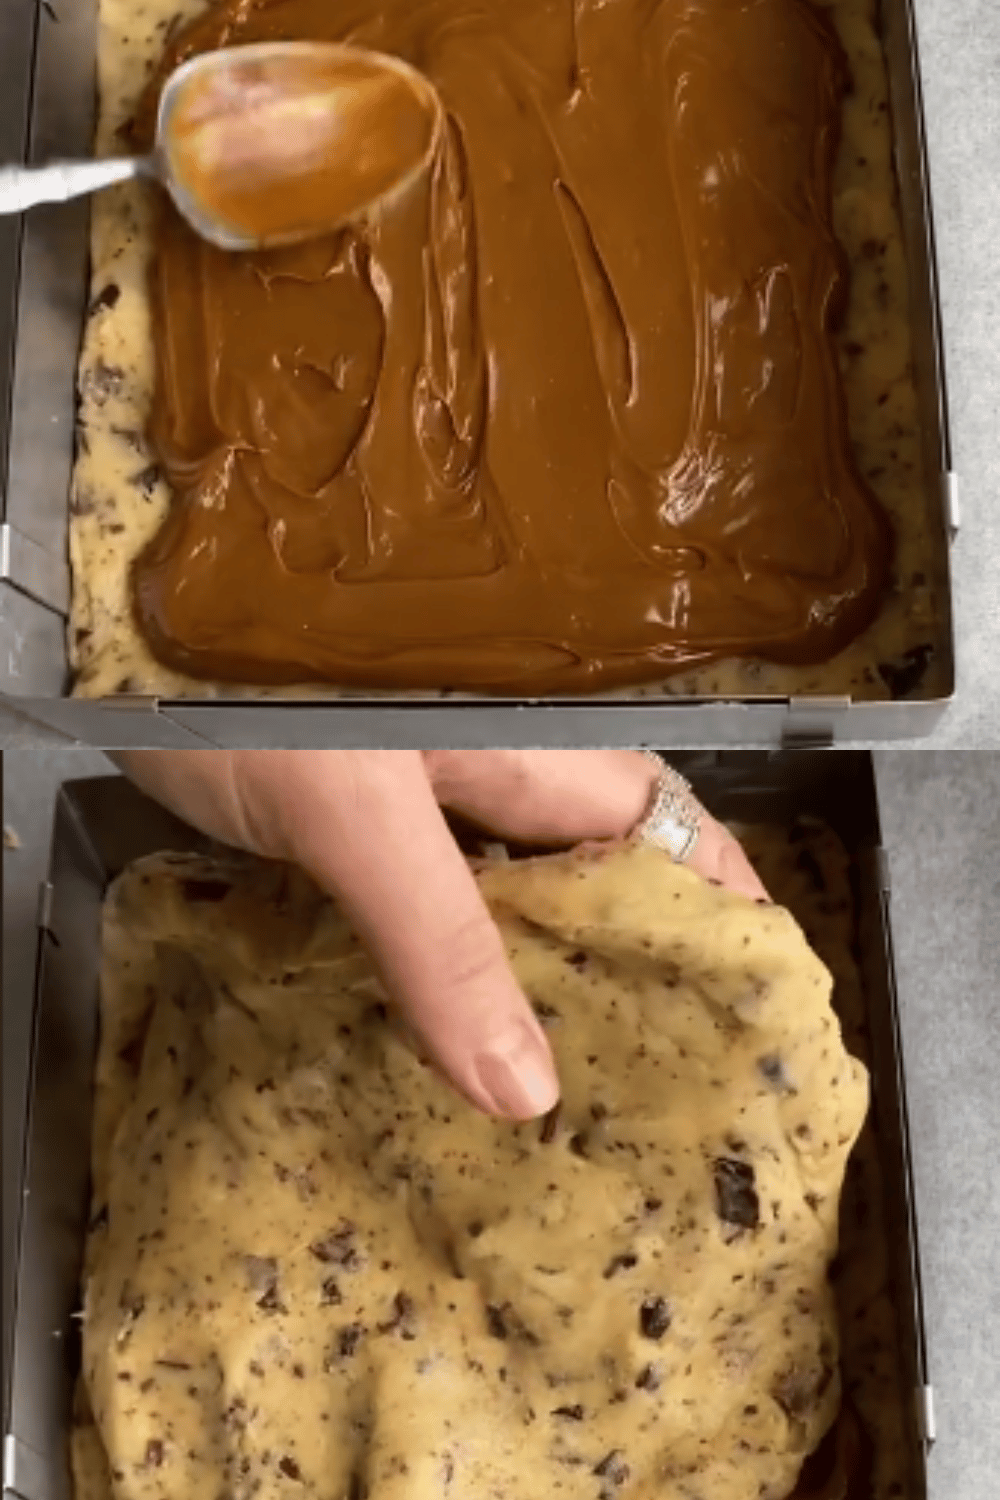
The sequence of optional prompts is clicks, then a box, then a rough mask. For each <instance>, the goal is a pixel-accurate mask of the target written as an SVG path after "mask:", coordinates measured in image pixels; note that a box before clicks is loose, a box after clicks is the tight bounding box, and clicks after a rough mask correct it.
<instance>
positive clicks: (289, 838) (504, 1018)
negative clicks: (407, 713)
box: [112, 750, 767, 1120]
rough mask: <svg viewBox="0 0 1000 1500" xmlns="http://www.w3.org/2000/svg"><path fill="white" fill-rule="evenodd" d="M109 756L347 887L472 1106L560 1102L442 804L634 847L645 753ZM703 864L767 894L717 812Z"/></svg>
mask: <svg viewBox="0 0 1000 1500" xmlns="http://www.w3.org/2000/svg"><path fill="white" fill-rule="evenodd" d="M112 758H113V759H114V760H115V761H116V762H117V764H118V765H119V766H120V767H121V768H122V770H123V771H125V773H126V774H127V775H128V776H129V777H130V778H131V779H132V780H133V781H135V782H136V783H137V784H138V785H139V786H140V787H142V789H143V790H144V791H146V792H148V793H149V795H150V796H152V797H154V798H156V800H157V801H159V802H161V803H163V804H164V805H165V806H167V807H169V808H170V809H171V810H172V811H173V812H175V813H177V815H178V816H179V817H181V818H184V819H185V820H186V821H187V822H188V823H191V824H193V825H194V826H195V827H196V828H199V829H200V830H201V831H202V832H204V833H206V834H208V835H210V836H211V837H213V838H216V839H219V840H221V841H223V842H225V843H228V844H234V845H237V846H238V847H240V848H242V849H246V850H249V851H250V852H252V853H255V854H260V855H264V856H266V857H268V858H272V859H283V860H289V861H292V862H294V863H295V864H298V865H301V866H302V867H303V868H304V869H305V870H307V871H308V872H309V874H310V875H311V876H312V877H313V879H314V880H315V881H316V882H317V884H318V885H320V886H321V887H323V888H324V889H325V890H328V891H330V892H331V893H332V894H333V895H335V896H336V898H337V900H338V901H339V903H340V905H341V906H342V907H343V909H344V911H345V912H346V914H347V915H348V917H349V919H350V920H351V922H352V923H353V925H354V927H355V930H356V931H357V933H358V935H359V936H360V937H361V938H362V940H363V941H364V943H365V944H366V946H367V947H368V949H369V951H370V953H371V954H372V957H373V959H374V960H375V963H376V965H377V966H378V968H379V971H380V972H381V974H382V977H383V979H384V981H385V983H386V985H387V987H388V989H389V992H390V993H391V994H392V995H393V997H394V999H395V1000H396V1002H397V1004H398V1005H399V1007H400V1009H401V1010H402V1011H403V1013H404V1014H405V1016H406V1018H407V1020H408V1022H409V1024H410V1025H411V1026H412V1028H413V1030H414V1031H415V1033H416V1034H417V1036H418V1037H419V1039H420V1040H421V1042H422V1044H423V1045H424V1046H425V1047H426V1049H427V1051H428V1053H429V1054H430V1055H431V1056H432V1057H433V1058H434V1060H435V1062H436V1063H437V1065H438V1066H439V1067H440V1068H441V1070H442V1071H443V1072H444V1073H445V1075H446V1076H447V1077H448V1078H449V1079H450V1080H451V1082H452V1083H453V1084H454V1085H455V1087H456V1088H457V1089H459V1090H460V1092H461V1093H463V1094H464V1095H465V1096H466V1098H468V1099H469V1100H471V1102H472V1103H473V1104H475V1105H477V1106H478V1107H479V1108H480V1109H482V1110H485V1111H486V1112H487V1113H489V1114H497V1115H504V1116H507V1117H510V1118H513V1119H518V1120H521V1119H530V1118H532V1117H533V1116H535V1115H540V1114H544V1113H545V1112H546V1111H547V1110H549V1109H551V1108H552V1106H553V1105H554V1104H555V1103H556V1101H557V1099H558V1097H559V1082H558V1079H557V1077H556V1071H555V1066H554V1063H553V1060H552V1054H551V1052H550V1050H549V1045H548V1042H547V1040H546V1038H545V1034H544V1032H543V1031H542V1028H541V1026H540V1025H539V1023H538V1021H537V1020H536V1018H535V1015H534V1012H533V1011H532V1009H531V1006H530V1005H529V1003H528V1001H527V999H526V998H525V996H524V995H523V994H522V992H521V990H520V988H519V987H518V985H517V982H516V980H515V979H514V976H513V974H512V973H511V971H510V968H509V966H508V963H507V958H506V954H505V952H504V949H503V944H502V942H501V939H500V934H499V932H498V931H497V929H496V927H495V926H494V924H493V922H492V920H491V918H490V915H489V912H488V910H487V908H486V906H485V904H484V902H483V900H482V898H481V897H480V895H479V891H478V889H477V887H476V883H475V880H474V878H473V876H472V873H471V871H470V870H469V868H468V865H467V863H466V861H465V859H464V857H463V856H462V854H461V852H460V850H459V848H458V846H457V844H456V843H455V841H454V839H453V838H452V835H451V833H450V831H449V829H448V826H447V823H446V822H445V819H444V816H443V814H442V812H441V808H442V807H447V808H450V809H452V810H453V811H454V812H457V813H461V814H463V815H464V816H465V817H468V818H470V819H471V820H472V821H473V822H475V823H476V824H478V825H480V826H482V827H484V828H488V829H489V830H491V831H492V832H493V833H495V834H497V835H499V836H501V837H506V838H512V839H516V840H518V841H519V842H523V843H538V844H549V845H552V844H574V843H578V842H580V841H582V840H585V839H587V840H590V839H614V838H624V837H627V835H628V834H629V833H631V832H632V831H633V829H635V828H636V826H637V825H638V824H639V822H640V821H641V820H642V818H643V817H644V815H645V814H646V812H647V810H648V806H649V802H650V797H651V794H652V791H653V788H654V785H655V781H656V770H655V767H654V766H653V764H652V763H651V762H650V761H649V760H648V759H647V758H646V757H645V756H642V755H639V754H636V753H635V752H634V751H631V750H433V751H426V752H423V753H421V752H420V751H416V750H412V751H411V750H371V751H369V750H146V751H127V752H119V753H117V754H116V755H114V756H113V757H112ZM667 857H668V856H666V855H664V858H667ZM688 863H689V864H690V866H691V868H692V869H694V870H696V871H697V872H698V873H699V874H700V875H702V876H704V877H705V878H706V879H711V880H716V881H718V882H720V883H721V884H722V885H725V886H728V887H730V889H732V890H736V891H741V892H742V893H743V894H745V895H747V896H751V897H755V898H757V899H761V898H766V894H767V893H766V892H765V890H764V888H763V886H762V885H761V883H760V881H759V880H758V879H757V876H756V875H755V874H754V872H753V870H752V868H751V866H750V864H749V862H748V860H747V858H746V856H745V854H744V853H743V850H742V849H741V848H740V846H739V844H738V843H737V842H736V840H735V839H734V838H733V837H732V836H731V835H730V834H729V833H728V832H727V831H726V830H725V829H724V828H723V827H722V825H721V824H719V823H717V822H716V821H715V819H714V818H711V817H709V816H708V814H707V813H706V814H705V816H704V818H703V821H702V824H701V831H700V833H699V836H698V841H697V843H696V845H695V848H694V850H693V852H692V854H691V856H690V858H689V860H688Z"/></svg>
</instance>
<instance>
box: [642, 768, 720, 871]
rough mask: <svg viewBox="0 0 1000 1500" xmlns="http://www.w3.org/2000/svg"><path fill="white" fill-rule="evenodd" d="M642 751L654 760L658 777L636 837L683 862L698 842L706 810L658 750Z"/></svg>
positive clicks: (673, 858)
mask: <svg viewBox="0 0 1000 1500" xmlns="http://www.w3.org/2000/svg"><path fill="white" fill-rule="evenodd" d="M640 754H642V755H644V756H645V757H646V759H647V760H649V761H652V763H653V765H654V766H655V767H656V771H657V779H656V785H655V786H654V787H653V790H652V793H651V795H650V799H649V805H648V806H647V808H646V812H645V813H644V815H643V818H642V821H641V822H640V823H639V824H638V826H637V827H636V828H635V830H634V832H633V835H632V837H633V838H637V839H641V840H642V842H643V843H645V844H652V845H653V846H654V847H655V848H657V849H663V850H664V851H665V852H666V853H667V854H669V855H670V858H671V859H672V860H674V861H675V863H677V864H683V863H684V861H685V860H686V859H689V858H690V857H691V854H692V853H693V852H694V847H695V845H696V844H697V842H698V835H699V833H700V832H701V820H702V817H703V814H704V810H703V808H702V806H701V803H700V802H699V801H698V799H697V797H695V795H694V793H693V792H692V790H691V787H690V785H689V783H688V782H686V781H685V780H684V777H683V776H681V775H679V774H678V772H677V771H675V770H673V769H672V767H670V766H668V765H667V764H666V763H665V762H664V761H663V760H661V759H660V757H659V756H658V755H657V754H656V752H655V751H654V750H642V751H640Z"/></svg>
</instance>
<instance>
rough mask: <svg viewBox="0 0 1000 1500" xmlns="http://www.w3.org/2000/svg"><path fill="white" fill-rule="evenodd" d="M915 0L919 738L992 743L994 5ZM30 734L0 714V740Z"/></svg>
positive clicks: (998, 306) (997, 51)
mask: <svg viewBox="0 0 1000 1500" xmlns="http://www.w3.org/2000/svg"><path fill="white" fill-rule="evenodd" d="M915 5H916V11H917V21H918V27H919V43H920V54H921V62H922V71H923V78H924V94H925V107H926V116H927V131H928V139H929V150H930V166H931V177H932V187H933V194H934V205H935V222H936V226H937V243H938V256H939V264H940V273H941V297H942V306H943V316H944V332H945V345H946V356H947V362H948V378H949V384H950V392H951V416H952V431H953V437H954V447H955V453H954V464H955V468H956V471H957V473H958V475H959V479H960V482H961V496H962V510H963V526H962V532H961V535H960V537H959V540H958V543H957V545H956V548H955V553H954V574H955V597H956V605H957V619H956V633H957V638H958V640H957V656H958V663H957V665H958V696H957V702H956V705H955V707H954V708H953V709H952V710H951V711H950V712H949V714H948V716H947V717H946V719H945V721H944V722H943V723H942V724H941V726H940V727H939V728H938V729H937V730H936V731H935V733H934V735H933V736H932V737H930V738H929V739H927V740H925V741H924V742H923V743H924V744H925V745H926V746H928V747H931V746H934V747H946V746H955V747H963V748H977V747H981V746H991V747H1000V667H998V666H997V665H996V664H995V660H994V653H995V649H996V643H997V641H998V640H1000V444H998V435H1000V5H998V4H997V3H996V0H915ZM38 733H39V731H37V730H36V731H32V730H31V729H30V727H28V726H25V725H24V724H20V725H19V724H17V723H16V722H4V721H3V718H2V715H0V748H2V746H3V745H4V744H5V743H7V744H17V743H24V741H25V739H26V738H28V737H31V736H32V734H35V735H37V734H38ZM42 733H46V732H45V731H42ZM48 737H49V738H50V739H52V740H54V739H55V738H56V737H55V736H54V735H52V734H51V733H49V734H48ZM996 1494H997V1495H998V1496H1000V1476H998V1479H997V1489H996Z"/></svg>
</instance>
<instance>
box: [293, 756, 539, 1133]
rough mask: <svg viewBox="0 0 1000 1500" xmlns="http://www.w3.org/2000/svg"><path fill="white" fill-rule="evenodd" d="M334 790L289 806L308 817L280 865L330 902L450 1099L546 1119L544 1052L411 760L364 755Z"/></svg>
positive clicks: (298, 824)
mask: <svg viewBox="0 0 1000 1500" xmlns="http://www.w3.org/2000/svg"><path fill="white" fill-rule="evenodd" d="M333 760H334V757H331V758H330V763H331V770H332V769H333V768H332V761H333ZM341 764H344V763H343V762H341ZM333 780H335V775H331V776H329V777H323V778H316V779H313V780H312V781H311V785H310V793H311V795H310V797H309V799H308V801H307V800H306V799H298V798H296V797H294V796H291V797H288V798H287V801H288V802H289V803H291V804H292V805H293V806H294V805H296V803H298V802H300V801H301V805H302V806H303V807H304V808H306V807H307V808H308V817H303V818H302V819H301V820H299V819H294V820H293V821H292V822H291V824H290V823H289V822H288V821H286V825H285V836H286V840H287V846H288V853H289V854H290V856H291V857H292V858H293V859H295V860H296V861H297V862H298V863H299V864H301V865H302V866H303V867H304V868H305V869H307V870H308V871H309V873H310V874H311V875H312V876H313V878H314V879H315V880H316V881H317V882H318V883H319V884H320V885H322V886H324V887H325V888H326V889H328V890H333V891H334V892H335V893H336V895H337V897H338V899H339V901H340V903H341V905H342V906H343V908H344V909H345V911H346V913H347V915H348V916H349V918H350V920H351V922H352V924H353V925H354V927H355V930H356V931H357V933H358V935H359V937H361V938H362V940H363V941H364V943H365V945H366V947H367V948H368V950H369V952H370V953H371V955H372V957H373V959H374V960H375V963H376V965H377V967H378V969H379V971H380V973H381V975H382V977H383V979H384V981H385V983H386V985H387V987H388V988H389V991H390V993H391V994H392V995H393V998H394V1000H395V1001H396V1003H397V1004H398V1005H399V1007H400V1009H401V1010H402V1011H403V1012H404V1013H405V1015H406V1016H407V1019H408V1020H409V1022H410V1024H411V1025H412V1027H413V1029H414V1030H415V1031H416V1033H417V1034H418V1036H419V1037H420V1039H421V1040H422V1042H423V1043H424V1044H425V1046H426V1047H427V1050H428V1052H429V1053H431V1055H432V1056H433V1057H434V1059H435V1060H436V1062H437V1063H438V1064H439V1066H440V1068H441V1069H442V1071H443V1072H444V1073H445V1074H446V1075H447V1077H448V1078H449V1079H450V1080H451V1081H452V1083H453V1084H454V1085H455V1087H456V1088H458V1089H459V1091H460V1092H461V1093H463V1094H464V1095H465V1096H466V1097H467V1098H468V1099H469V1100H471V1102H472V1103H473V1104H476V1105H478V1107H479V1108H480V1109H483V1110H485V1111H487V1112H488V1113H490V1114H496V1115H504V1116H507V1117H509V1118H513V1119H517V1120H525V1119H531V1118H533V1117H534V1116H536V1115H541V1114H544V1113H546V1111H548V1110H549V1109H551V1108H552V1107H553V1105H554V1104H555V1103H556V1101H557V1099H558V1097H559V1083H558V1080H557V1077H556V1071H555V1065H554V1063H553V1061H552V1055H551V1052H550V1050H549V1045H548V1042H547V1041H546V1038H545V1034H544V1032H543V1031H542V1028H541V1026H540V1025H539V1023H538V1021H537V1019H536V1018H535V1014H534V1012H533V1011H532V1009H531V1007H530V1005H529V1004H528V1001H527V1000H526V999H525V996H524V994H523V993H522V991H521V989H520V987H519V986H518V984H517V981H516V980H515V978H514V975H513V974H512V972H511V970H510V966H509V964H508V962H507V955H506V952H505V950H504V946H503V942H502V940H501V938H500V934H499V932H498V930H497V928H496V926H495V925H494V923H493V920H492V918H491V916H490V914H489V911H488V909H487V907H486V904H485V902H484V901H483V899H482V897H481V896H480V894H479V889H478V887H477V885H476V882H475V880H474V878H473V876H472V874H471V872H470V870H469V868H468V865H467V864H466V862H465V859H464V858H463V856H462V854H461V853H460V851H459V849H458V846H457V845H456V843H455V841H454V839H453V838H452V836H451V833H450V832H449V830H448V826H447V824H446V823H445V820H444V818H443V816H442V814H441V810H440V808H439V807H438V804H437V801H436V799H435V797H434V794H433V792H432V789H431V785H430V781H429V779H428V777H427V774H426V771H425V770H424V767H423V762H422V760H421V758H420V757H419V756H418V755H417V754H415V753H414V754H412V755H411V754H405V753H404V754H400V753H398V752H396V753H393V752H389V753H386V752H371V753H368V754H366V755H365V756H364V757H363V758H361V757H357V758H356V759H355V760H354V761H353V762H352V763H351V765H350V786H349V788H347V787H334V786H333V785H332V784H331V783H332V781H333ZM318 781H319V782H321V783H325V785H323V789H322V793H321V794H320V795H317V793H318V792H319V791H320V787H319V785H317V782H318ZM283 790H284V791H285V793H286V796H287V792H288V791H289V788H288V786H287V781H286V782H285V784H284V788H283Z"/></svg>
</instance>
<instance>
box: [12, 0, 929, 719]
mask: <svg viewBox="0 0 1000 1500" xmlns="http://www.w3.org/2000/svg"><path fill="white" fill-rule="evenodd" d="M97 3H98V0H4V7H3V9H4V16H3V21H2V25H0V32H2V34H3V35H4V36H6V33H7V32H8V31H9V32H10V33H11V39H12V45H11V46H10V47H5V49H4V52H3V57H4V91H3V97H2V99H0V132H2V133H0V142H2V144H3V148H4V149H3V152H2V155H3V156H5V157H8V158H10V157H13V158H14V159H19V158H21V157H22V156H23V155H26V156H27V159H28V160H43V159H45V158H47V157H50V156H58V155H67V156H73V155H83V154H86V153H88V152H89V150H90V143H91V139H92V134H93V125H94V103H95V60H94V52H95V35H96V8H97ZM881 10H882V21H883V28H882V29H883V38H884V45H885V51H886V57H887V62H888V67H889V75H890V86H891V104H892V111H893V117H894V121H895V135H896V172H897V178H898V185H899V193H900V201H901V206H902V219H903V227H904V238H905V242H906V246H905V247H906V256H907V261H908V268H909V276H910V284H911V298H912V317H911V322H912V335H913V346H914V361H915V373H916V382H917V394H918V400H919V406H920V420H921V427H922V431H923V436H924V446H925V454H924V458H925V464H924V467H925V473H926V475H927V481H926V482H927V484H928V485H929V486H930V487H931V488H932V491H933V492H932V494H931V495H930V496H929V497H928V498H929V501H930V512H929V513H931V514H933V515H934V516H935V517H936V518H937V521H936V524H935V530H936V531H938V533H939V537H938V540H939V543H940V546H939V548H938V549H937V550H938V551H939V553H940V568H941V593H942V596H943V597H944V598H945V600H946V610H947V614H948V618H947V619H946V620H945V621H944V622H942V633H943V645H942V650H943V651H944V653H945V655H946V657H947V660H946V662H945V663H944V673H945V681H946V686H945V688H944V689H943V690H942V696H940V697H932V696H925V697H923V698H921V697H920V696H919V690H917V693H916V695H915V696H913V697H912V698H907V699H906V700H905V701H898V702H880V703H871V702H859V701H852V700H851V698H850V697H825V698H824V697H806V696H804V697H801V698H794V699H788V698H773V697H771V698H764V697H760V698H752V697H748V698H743V699H738V700H735V701H726V700H722V699H708V698H705V699H700V698H684V697H678V698H669V699H643V700H632V701H629V700H628V699H617V700H615V701H613V702H608V701H600V700H586V699H583V700H581V699H576V700H562V699H560V700H526V701H517V700H515V701H511V700H505V701H504V702H503V703H498V704H492V703H487V704H484V703H483V702H482V701H481V700H462V699H458V698H451V699H449V700H447V701H446V702H442V701H440V700H434V701H424V702H420V701H413V700H401V699H394V698H381V699H353V700H352V701H350V702H336V703H328V702H322V703H317V702H316V701H315V700H312V701H309V700H295V701H292V700H287V701H282V702H276V701H274V700H273V699H271V700H268V699H260V700H250V701H239V702H235V701H232V702H230V701H226V700H224V699H223V700H212V701H208V700H199V699H197V698H185V699H183V700H169V699H166V698H163V699H154V698H142V699H128V698H121V697H113V698H108V699H104V700H97V701H86V702H85V701H79V700H74V699H69V698H67V697H66V696H65V694H66V690H67V675H68V674H67V666H66V652H65V642H64V630H63V618H64V613H65V611H66V608H67V601H68V598H69V570H68V564H67V526H68V495H69V484H70V475H71V471H72V464H73V427H74V399H75V397H74V387H75V378H76V364H77V352H78V347H79V342H80V334H81V328H82V324H83V319H84V314H85V308H86V300H87V290H88V288H87V260H88V249H87V224H88V213H87V207H86V205H85V204H77V205H75V206H70V207H59V208H55V209H39V210H37V211H35V212H34V213H33V214H32V215H31V216H30V217H29V218H28V219H27V220H26V221H25V222H24V224H23V226H22V227H21V228H20V230H19V233H18V235H17V236H16V242H15V240H14V239H11V235H12V234H13V231H10V229H9V226H7V227H6V228H5V229H4V231H3V232H4V233H5V234H7V236H8V238H7V239H5V240H2V241H0V346H4V347H8V346H9V347H10V348H11V349H12V362H11V368H10V369H9V370H7V371H6V372H2V371H0V382H2V381H3V380H4V379H5V378H8V377H9V380H10V400H9V403H8V402H7V401H6V400H5V399H4V397H5V392H4V389H3V386H2V383H0V473H4V474H5V476H6V487H5V510H4V514H3V518H2V521H3V525H2V529H0V640H2V641H3V643H4V645H5V648H6V649H5V650H4V651H3V652H0V714H2V713H3V709H4V704H5V702H6V705H7V708H8V711H13V710H16V711H18V712H19V713H20V714H21V715H22V716H26V717H27V718H29V719H33V720H35V721H37V722H38V723H40V724H44V725H46V726H48V727H49V728H54V729H56V730H58V731H61V732H63V733H65V734H67V735H68V736H69V737H71V738H72V739H75V740H80V741H85V742H88V743H91V744H94V745H98V746H102V747H105V748H107V747H113V746H116V745H119V746H124V745H152V744H162V745H168V744H176V745H184V744H188V745H196V744H199V743H203V742H204V741H208V742H209V743H211V744H217V745H234V746H235V745H245V746H267V745H280V746H289V747H292V746H315V745H323V744H329V743H330V742H331V741H334V742H336V743H338V744H343V745H357V746H370V745H372V744H380V745H420V746H432V745H435V744H441V743H448V744H451V745H454V746H460V745H461V746H477V745H480V746H482V745H490V744H499V743H513V744H535V745H542V744H559V743H563V744H573V743H576V744H606V745H612V744H620V745H632V744H640V743H648V744H655V743H657V742H666V743H670V744H675V745H761V746H771V745H780V744H785V745H789V746H791V745H799V746H802V745H809V744H813V745H820V744H832V743H834V742H835V741H838V740H840V741H844V740H853V741H855V742H857V741H869V740H886V739H912V738H918V737H920V736H921V735H924V734H927V733H929V732H930V730H931V729H932V728H933V727H934V725H935V724H936V723H937V722H938V720H939V719H940V718H941V716H942V714H943V713H944V711H945V709H946V707H947V705H948V703H949V702H950V701H951V698H952V696H953V690H954V650H953V645H952V626H951V618H950V614H951V611H950V596H951V585H950V578H949V563H948V546H949V537H950V536H951V535H953V534H954V530H955V527H956V524H957V508H956V486H955V482H954V476H953V475H952V471H951V455H950V446H949V437H948V424H947V410H946V399H945V386H944V369H943V359H942V346H941V337H940V326H939V308H938V296H937V283H936V271H935V259H934V244H933V231H932V221H931V207H930V197H929V192H928V177H927V163H926V151H925V142H924V132H923V112H922V105H921V98H920V78H919V70H918V64H917V54H916V39H915V34H914V22H913V7H912V0H882V5H881ZM15 42H16V45H14V43H15ZM5 275H6V276H8V277H10V276H13V277H14V285H13V286H10V285H8V283H7V281H5V280H4V279H3V278H4V276H5ZM7 322H9V324H10V327H9V336H8V338H5V337H4V333H5V327H6V324H7ZM927 691H931V690H929V689H928V690H927ZM512 709H513V710H514V711H512Z"/></svg>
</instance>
